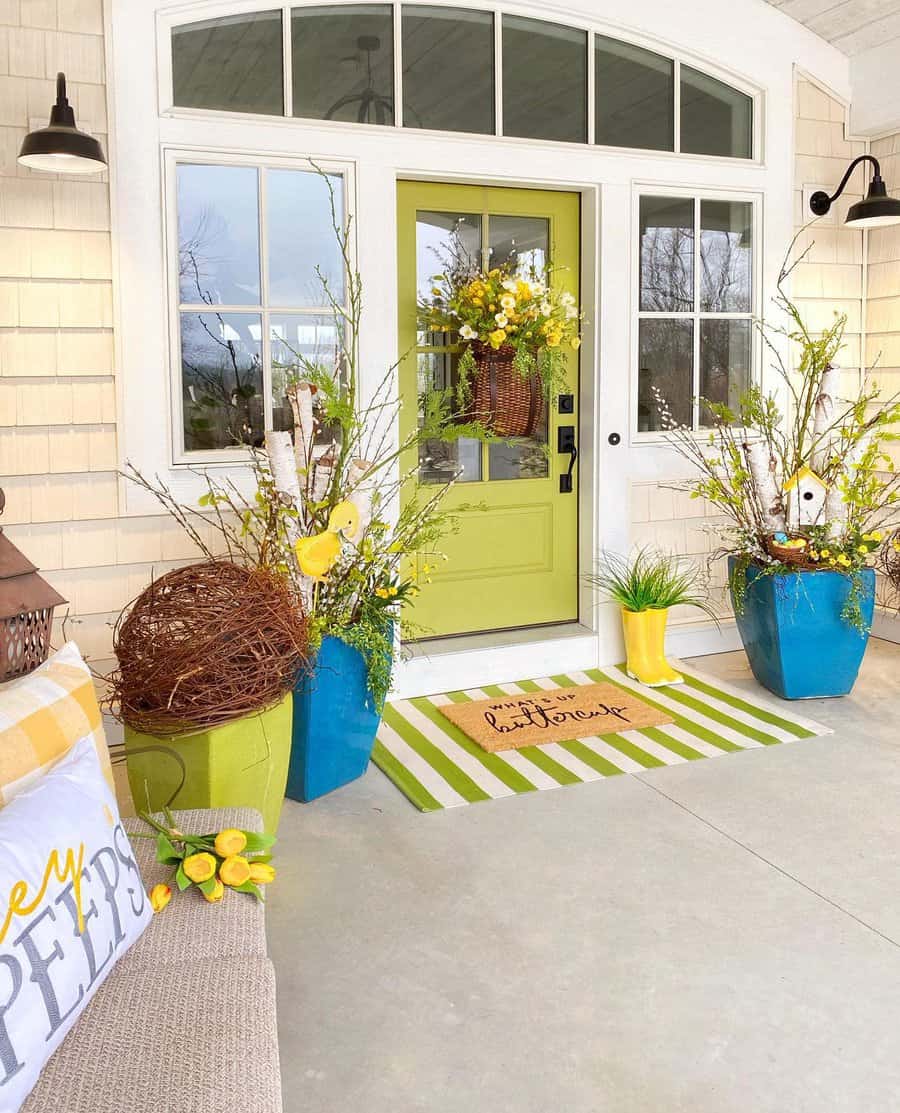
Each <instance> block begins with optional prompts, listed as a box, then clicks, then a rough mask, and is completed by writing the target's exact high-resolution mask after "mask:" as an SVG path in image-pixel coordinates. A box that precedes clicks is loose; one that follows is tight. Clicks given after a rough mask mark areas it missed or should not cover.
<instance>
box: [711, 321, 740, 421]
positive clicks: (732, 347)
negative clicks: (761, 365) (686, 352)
mask: <svg viewBox="0 0 900 1113" xmlns="http://www.w3.org/2000/svg"><path fill="white" fill-rule="evenodd" d="M750 329H751V324H750V321H734V320H721V319H719V320H716V319H711V318H705V319H704V320H701V322H700V396H701V397H702V398H708V399H709V400H710V402H721V403H724V404H725V405H726V406H729V407H730V408H731V409H732V410H734V411H735V412H737V409H738V404H739V402H740V399H741V395H742V394H743V393H744V391H746V389H747V387H748V386H749V385H750ZM705 409H706V407H704V406H701V407H700V424H701V425H709V424H710V414H709V411H707V412H706V413H704V410H705Z"/></svg>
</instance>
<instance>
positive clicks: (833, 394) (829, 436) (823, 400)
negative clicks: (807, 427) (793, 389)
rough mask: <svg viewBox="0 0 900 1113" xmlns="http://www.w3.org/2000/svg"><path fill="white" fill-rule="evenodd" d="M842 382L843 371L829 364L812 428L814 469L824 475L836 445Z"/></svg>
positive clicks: (824, 375)
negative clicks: (836, 426)
mask: <svg viewBox="0 0 900 1113" xmlns="http://www.w3.org/2000/svg"><path fill="white" fill-rule="evenodd" d="M840 382H841V369H840V367H835V366H834V365H833V364H829V365H828V366H827V367H826V368H825V370H824V371H823V372H822V378H821V381H820V383H819V394H818V397H817V398H816V409H815V413H814V414H813V427H812V442H813V454H812V461H811V464H812V469H813V471H814V472H816V474H817V475H822V473H823V472H824V471H825V468H826V466H827V464H828V461H829V459H830V457H831V454H832V452H833V451H834V445H835V430H833V429H831V428H830V427H831V425H832V424H833V423H834V414H835V410H836V408H837V392H838V388H839V387H840Z"/></svg>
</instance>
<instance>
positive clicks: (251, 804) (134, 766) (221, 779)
mask: <svg viewBox="0 0 900 1113" xmlns="http://www.w3.org/2000/svg"><path fill="white" fill-rule="evenodd" d="M291 700H292V695H291V693H290V692H289V693H288V694H287V695H286V696H285V697H284V699H283V700H282V701H281V702H280V703H277V704H275V705H274V706H273V707H270V708H268V709H267V710H266V711H262V712H258V713H257V714H254V715H247V716H245V717H244V718H243V719H235V721H234V722H232V723H225V724H224V725H223V726H220V727H213V728H212V729H211V730H204V731H199V732H198V733H196V734H185V735H176V736H174V737H166V738H157V737H155V736H154V735H151V734H141V733H139V732H138V731H134V730H131V729H130V728H129V727H127V726H126V728H125V754H126V757H127V761H128V783H129V785H130V786H131V795H132V798H133V800H134V806H135V808H137V809H138V810H139V811H146V810H150V811H158V810H159V809H160V808H162V807H163V805H165V804H166V802H167V801H169V800H170V799H171V798H172V793H173V792H175V790H176V789H177V788H178V785H179V783H180V781H181V778H182V771H181V766H180V764H179V762H178V760H177V758H175V757H173V756H172V753H171V751H172V750H175V751H177V753H178V754H179V755H180V757H181V759H182V760H183V761H184V764H185V770H186V773H185V777H184V784H183V785H182V786H181V789H180V790H179V791H178V795H177V796H175V798H174V800H172V803H171V806H172V807H173V808H255V809H256V810H257V811H259V812H260V813H261V814H262V817H263V823H264V826H265V830H266V831H267V832H269V833H270V834H274V833H275V831H276V830H277V829H278V819H279V817H280V815H281V805H282V803H283V801H284V788H285V784H286V783H287V774H288V763H289V761H290V756H291V721H292V711H291ZM142 747H156V748H155V749H152V750H149V751H148V752H144V753H137V752H135V751H137V750H139V749H141V748H142ZM167 751H169V752H167Z"/></svg>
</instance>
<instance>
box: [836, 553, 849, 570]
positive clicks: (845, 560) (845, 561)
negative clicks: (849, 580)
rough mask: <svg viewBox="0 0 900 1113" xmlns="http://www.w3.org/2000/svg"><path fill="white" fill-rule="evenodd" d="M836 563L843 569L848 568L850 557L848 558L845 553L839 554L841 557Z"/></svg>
mask: <svg viewBox="0 0 900 1113" xmlns="http://www.w3.org/2000/svg"><path fill="white" fill-rule="evenodd" d="M837 562H838V564H843V566H844V567H845V568H849V567H850V557H848V556H847V555H846V553H841V555H840V556H839V557H838V558H837Z"/></svg>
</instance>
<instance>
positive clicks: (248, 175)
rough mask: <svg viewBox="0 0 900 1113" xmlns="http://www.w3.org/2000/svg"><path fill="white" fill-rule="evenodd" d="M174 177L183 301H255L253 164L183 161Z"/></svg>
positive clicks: (256, 202)
mask: <svg viewBox="0 0 900 1113" xmlns="http://www.w3.org/2000/svg"><path fill="white" fill-rule="evenodd" d="M176 182H177V193H178V200H177V208H178V286H179V295H178V296H179V299H180V300H181V302H182V303H183V304H188V305H201V304H203V303H204V302H205V303H207V304H212V305H259V300H260V293H259V198H258V184H257V183H258V179H257V172H256V169H255V167H252V166H199V165H189V164H185V163H181V164H179V166H178V167H177V170H176Z"/></svg>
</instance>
